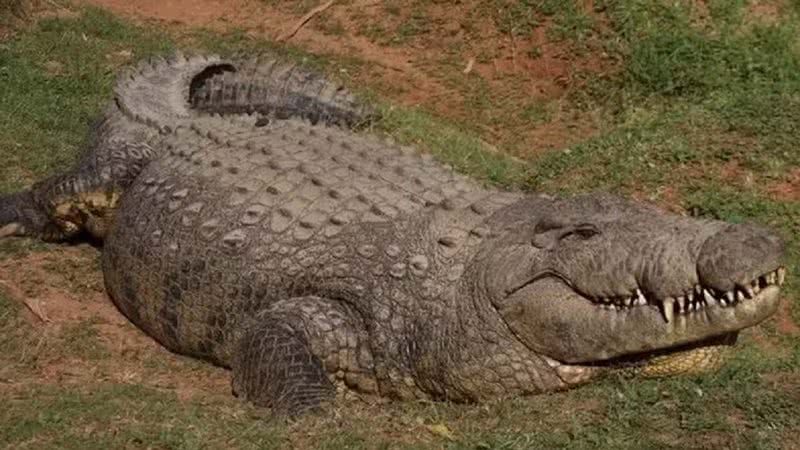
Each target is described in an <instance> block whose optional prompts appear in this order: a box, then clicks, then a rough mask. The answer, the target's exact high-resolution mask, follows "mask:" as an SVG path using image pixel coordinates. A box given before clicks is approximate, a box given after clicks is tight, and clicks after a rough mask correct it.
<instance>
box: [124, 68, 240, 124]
mask: <svg viewBox="0 0 800 450" xmlns="http://www.w3.org/2000/svg"><path fill="white" fill-rule="evenodd" d="M228 66H230V64H227V63H226V62H225V61H223V60H222V58H220V57H219V56H189V57H186V56H184V55H183V54H181V53H175V54H173V55H172V56H170V57H167V58H162V57H155V58H151V59H148V60H145V61H141V62H140V63H139V64H138V65H136V66H135V67H133V68H131V69H128V70H127V71H123V72H122V73H120V75H119V76H118V77H117V81H116V83H115V84H114V101H115V102H116V105H117V107H118V108H119V110H120V111H121V112H122V113H123V114H124V115H125V116H126V117H127V118H128V119H130V120H133V121H135V122H138V123H141V124H144V125H147V126H149V127H152V128H155V129H157V130H159V131H162V132H168V131H170V130H173V129H175V128H176V127H177V126H178V125H179V124H181V123H184V122H185V121H186V120H187V119H189V118H191V115H192V111H191V110H190V108H189V91H190V87H191V83H192V80H193V79H194V77H195V76H197V74H199V73H202V72H203V71H204V70H209V68H214V67H220V68H226V67H228ZM212 70H213V69H212ZM223 70H224V69H223Z"/></svg>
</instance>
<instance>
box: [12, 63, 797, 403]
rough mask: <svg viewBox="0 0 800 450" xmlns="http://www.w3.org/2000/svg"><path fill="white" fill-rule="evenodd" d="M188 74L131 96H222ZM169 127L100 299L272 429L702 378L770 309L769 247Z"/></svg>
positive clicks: (203, 122) (243, 131)
mask: <svg viewBox="0 0 800 450" xmlns="http://www.w3.org/2000/svg"><path fill="white" fill-rule="evenodd" d="M207 69H208V66H202V65H200V68H198V69H197V72H196V74H195V76H187V77H186V78H182V79H188V80H197V78H196V76H198V74H202V77H201V78H203V79H204V80H206V82H207V83H209V84H204V83H199V84H198V83H195V85H194V87H192V84H191V81H190V82H189V83H184V84H182V85H181V84H180V83H178V82H177V81H176V80H174V79H172V78H170V76H169V75H164V74H162V73H160V72H159V73H158V74H157V76H153V77H151V79H152V80H151V82H154V83H155V82H157V85H158V86H159V87H163V86H173V87H174V86H183V87H182V88H181V89H182V92H183V93H184V99H186V100H187V101H188V100H189V99H190V98H192V95H200V96H201V97H202V98H206V97H207V99H210V100H211V103H214V102H217V100H214V99H215V98H217V97H214V96H205V94H202V95H201V94H198V93H202V92H203V90H204V89H205V88H204V87H203V86H207V87H209V86H210V87H212V88H213V87H214V86H225V85H228V84H227V83H229V82H230V80H228V79H227V78H226V79H225V80H223V79H222V78H219V79H217V78H216V77H222V74H221V73H218V72H219V71H218V70H216V69H214V70H207ZM223 72H224V71H223ZM253 73H255V72H253ZM236 76H238V77H241V76H242V75H241V73H240V74H239V75H236ZM256 78H257V77H256ZM279 78H280V77H279ZM290 78H291V77H290ZM269 79H272V78H269V77H267V80H269ZM280 79H289V78H280ZM208 80H211V81H210V82H209V81H208ZM240 81H241V80H240ZM261 82H263V83H267V82H268V81H264V80H262V81H258V82H257V81H252V86H257V85H259V83H261ZM237 83H239V81H236V82H235V83H234V84H235V85H237V86H238V85H239V84H237ZM290 84H291V83H290ZM170 89H171V90H170ZM170 89H168V92H173V91H176V89H173V88H170ZM236 89H239V88H238V87H237V88H236ZM236 89H234V90H232V91H231V92H234V91H236ZM178 90H180V89H178ZM135 92H138V94H135V95H134V94H130V95H131V97H129V98H128V99H127V100H128V101H129V103H125V102H120V101H119V99H118V101H117V103H118V104H119V103H125V105H123V106H122V107H121V108H122V109H123V110H124V111H127V112H125V113H124V115H125V116H126V117H127V116H133V117H140V118H145V119H142V120H138V121H137V123H148V120H147V119H146V118H147V117H152V115H153V113H148V111H163V110H164V108H163V107H161V106H158V105H159V103H158V102H157V101H156V102H154V104H149V103H147V102H145V101H143V100H142V99H146V98H147V94H146V92H147V90H146V89H144V88H142V89H140V90H135ZM236 92H239V91H236ZM140 97H141V98H140ZM163 98H167V97H163ZM163 98H162V100H159V101H162V102H166V103H170V102H171V103H176V102H177V100H175V99H173V100H163ZM220 98H222V99H223V100H224V98H225V96H222V97H220ZM227 98H228V100H224V101H222V100H221V101H220V102H218V103H219V104H221V103H226V102H227V104H231V103H233V104H238V105H245V104H249V103H254V104H255V103H258V102H262V103H263V101H262V100H258V98H267V97H258V96H256V97H255V98H256V100H255V101H254V100H253V98H254V97H252V96H251V97H250V99H247V98H246V96H243V97H241V96H239V95H238V94H237V95H231V96H229V97H227ZM285 98H288V97H285ZM316 98H318V99H319V102H318V103H317V105H318V107H319V108H320V109H321V110H323V111H326V114H328V113H329V112H330V111H336V108H331V107H330V105H331V104H333V103H335V101H331V100H330V97H329V96H325V95H319V96H318V97H316ZM198 101H200V100H198ZM269 102H271V103H270V104H273V105H278V106H277V107H276V108H277V109H281V108H284V107H285V105H286V104H287V103H285V102H284V103H281V102H279V101H274V100H270V101H269ZM209 104H210V103H209ZM126 105H127V106H126ZM131 105H133V106H131ZM237 108H238V107H237ZM249 108H250V106H246V107H245V109H249ZM254 108H255V107H254ZM304 108H311V107H310V106H306V107H304ZM264 109H265V110H267V111H274V110H275V108H273V109H272V110H270V107H265V108H264ZM234 110H236V109H235V108H234ZM136 111H138V112H136ZM305 111H306V110H305V109H303V110H298V111H295V114H296V115H297V116H299V117H306V118H308V117H310V116H309V114H306V112H305ZM148 114H150V115H148ZM190 114H194V116H192V117H190V118H189V119H181V120H176V121H175V122H172V125H169V124H168V126H166V127H165V126H163V124H164V123H166V122H165V120H164V119H158V120H156V119H151V120H150V122H151V126H150V127H151V128H158V129H159V131H160V133H159V134H157V135H153V137H151V138H149V139H147V140H146V144H147V145H148V148H151V149H152V152H153V153H152V155H150V156H149V159H148V160H147V161H146V162H145V163H144V164H142V165H141V168H137V169H136V170H134V171H133V172H136V173H135V174H127V175H125V176H127V177H129V178H130V179H131V182H130V183H129V184H128V185H126V186H125V189H124V193H123V194H122V196H121V200H120V204H119V206H118V209H117V212H116V215H115V217H114V220H113V225H112V226H110V227H106V229H107V230H106V231H107V234H106V236H107V237H106V242H105V246H104V249H103V272H104V276H105V281H106V287H107V289H108V291H109V294H110V295H111V297H112V299H113V301H114V302H115V304H116V305H117V306H118V307H119V309H120V310H121V311H122V312H123V313H124V314H125V315H126V316H127V317H129V318H130V319H131V320H132V321H133V322H134V323H135V324H137V325H138V326H139V327H140V328H142V329H143V330H144V331H145V332H146V333H148V334H149V335H151V336H153V337H154V338H155V339H157V340H158V341H159V342H161V343H162V344H163V345H164V346H166V347H167V348H169V349H171V350H173V351H175V352H179V353H183V354H187V355H192V356H195V357H199V358H203V359H207V360H209V361H212V362H214V363H216V364H219V365H222V366H226V367H230V368H231V369H232V371H233V385H234V389H235V391H236V392H237V393H238V394H239V395H240V396H242V397H243V398H245V399H247V400H249V401H252V402H254V403H256V404H258V405H264V406H271V407H272V408H274V410H275V411H277V412H281V413H287V414H300V413H302V412H305V411H307V410H310V409H315V408H318V407H319V406H320V405H322V404H323V403H324V402H326V401H328V400H330V399H332V398H333V397H334V393H335V392H336V391H337V386H338V387H340V388H349V389H353V390H356V391H360V392H366V393H374V394H379V395H384V396H389V397H393V398H400V399H408V398H432V399H445V400H453V401H483V400H487V399H491V398H497V397H506V396H514V395H525V394H532V393H538V392H544V391H550V390H555V389H564V388H567V387H570V386H574V385H577V384H581V383H585V382H587V381H590V380H591V379H593V378H594V377H596V376H598V375H600V374H602V373H605V372H607V371H608V370H613V369H619V370H625V371H628V372H633V373H637V374H642V375H670V374H675V373H683V372H692V371H698V370H703V369H705V368H709V367H713V366H716V365H717V364H718V362H717V361H716V358H715V357H714V356H711V355H712V354H714V353H715V352H713V351H711V349H712V348H715V347H718V346H722V345H728V344H731V343H732V341H733V340H735V335H736V333H737V332H738V330H741V329H742V328H746V327H749V326H753V325H755V324H757V323H759V322H761V321H762V320H764V319H766V318H768V317H769V316H770V315H771V314H773V313H774V312H775V310H776V308H777V305H778V291H779V285H780V284H781V283H782V279H783V276H784V275H785V271H784V270H783V269H782V267H781V261H782V258H783V252H784V244H783V243H782V241H781V240H780V239H779V238H778V237H776V236H774V235H773V234H771V233H770V232H768V231H766V230H763V229H761V228H758V227H755V226H751V225H746V224H741V225H731V224H726V223H723V222H718V221H705V220H695V219H691V218H686V217H680V216H676V215H670V214H666V213H664V212H661V211H659V210H657V209H654V208H651V207H648V206H643V205H639V204H635V203H632V202H629V201H625V200H622V199H619V198H616V197H612V196H608V195H604V194H592V195H586V196H581V197H575V198H563V199H559V198H553V197H549V196H543V195H535V194H523V193H517V192H500V191H495V190H489V189H485V188H483V187H481V186H479V185H478V184H477V183H475V182H473V181H471V180H469V179H467V178H465V177H463V176H460V175H458V174H455V173H453V172H451V171H450V170H449V169H448V168H446V167H445V166H443V165H441V164H438V163H436V162H435V161H433V160H432V159H431V158H430V157H429V156H425V155H419V154H417V152H416V151H415V150H413V149H410V148H404V147H398V146H395V145H393V144H389V143H386V142H381V141H379V140H377V139H376V138H374V137H370V136H365V135H361V134H356V133H353V132H352V131H350V130H347V129H342V128H336V127H333V126H331V124H335V123H338V122H336V121H335V120H331V121H329V122H325V121H322V122H320V123H318V124H316V125H314V124H312V123H309V121H304V120H298V119H293V118H289V119H281V118H280V117H281V116H280V115H277V116H276V117H275V119H276V120H270V121H264V120H260V118H258V117H255V116H250V115H244V116H241V115H232V116H230V117H228V116H219V115H211V116H210V115H203V114H202V113H200V112H198V111H190ZM337 114H338V113H337ZM319 117H325V115H324V114H320V115H319ZM153 123H155V124H161V126H160V127H156V126H153ZM110 136H111V137H115V136H116V133H114V132H111V133H110ZM133 141H135V139H130V140H129V141H126V142H129V143H130V144H134V143H135V142H133ZM122 166H124V164H122ZM16 201H17V202H19V200H16ZM9 203H11V202H9ZM2 210H3V208H2V203H0V212H2ZM0 218H2V215H0ZM82 226H85V225H82Z"/></svg>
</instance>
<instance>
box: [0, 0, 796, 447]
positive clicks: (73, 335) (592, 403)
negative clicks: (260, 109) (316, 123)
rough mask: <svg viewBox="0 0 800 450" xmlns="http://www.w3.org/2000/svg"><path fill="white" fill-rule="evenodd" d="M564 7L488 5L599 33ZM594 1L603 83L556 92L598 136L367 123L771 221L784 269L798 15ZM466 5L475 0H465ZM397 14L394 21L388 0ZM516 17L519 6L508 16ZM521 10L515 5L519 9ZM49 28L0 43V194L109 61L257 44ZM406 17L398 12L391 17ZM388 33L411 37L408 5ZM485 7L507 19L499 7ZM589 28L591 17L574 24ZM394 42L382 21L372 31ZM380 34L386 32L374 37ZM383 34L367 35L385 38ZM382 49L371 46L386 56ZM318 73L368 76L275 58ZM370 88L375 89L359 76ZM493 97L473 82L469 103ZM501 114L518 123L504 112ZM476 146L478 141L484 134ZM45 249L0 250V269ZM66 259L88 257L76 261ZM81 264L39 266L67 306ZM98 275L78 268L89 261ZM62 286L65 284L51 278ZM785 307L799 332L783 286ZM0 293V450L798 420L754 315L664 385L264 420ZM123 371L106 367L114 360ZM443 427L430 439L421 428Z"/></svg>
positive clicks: (577, 438)
mask: <svg viewBox="0 0 800 450" xmlns="http://www.w3.org/2000/svg"><path fill="white" fill-rule="evenodd" d="M564 3H566V2H549V1H537V2H514V3H513V4H512V3H511V2H503V3H502V4H500V3H499V2H491V6H502V7H504V8H511V9H509V10H508V14H507V15H504V16H502V17H505V19H503V20H507V23H506V24H505V25H503V24H501V23H498V24H497V26H498V28H499V29H501V28H502V27H509V28H508V30H509V32H510V31H511V30H513V32H514V33H519V36H522V35H523V34H524V33H527V32H528V31H526V30H528V28H526V27H527V26H528V25H526V23H529V22H530V26H533V24H534V23H538V22H535V21H541V20H545V19H546V20H552V21H553V22H554V23H556V24H561V25H559V26H562V27H564V29H565V30H567V31H568V32H565V34H563V35H562V36H554V37H553V38H554V39H568V40H575V41H576V42H579V41H580V40H582V39H585V38H586V36H587V33H596V32H597V33H599V31H598V30H599V28H598V25H597V23H596V21H595V19H591V20H590V19H586V18H584V16H586V17H589V15H588V14H589V13H587V12H586V11H582V10H577V9H572V8H573V7H571V6H559V5H563V4H564ZM706 3H707V4H708V11H707V12H704V11H698V10H697V9H696V8H694V7H692V6H691V5H690V3H689V2H645V1H641V0H620V1H617V2H596V5H598V6H597V8H596V9H599V10H603V11H604V12H603V14H604V15H605V17H606V20H607V25H606V26H607V29H605V30H604V31H602V33H603V35H602V37H603V42H604V46H605V47H604V48H605V51H607V52H609V53H610V54H612V55H614V56H615V57H618V58H619V60H620V61H622V65H621V66H620V68H619V70H618V71H615V72H612V73H607V74H603V75H597V76H594V77H592V76H589V77H588V79H587V83H586V84H585V85H583V86H581V88H580V89H577V90H576V91H574V92H571V93H570V97H569V98H568V99H566V100H565V101H569V102H571V104H572V105H573V106H574V107H579V108H583V109H585V110H586V111H597V112H599V113H600V115H601V116H602V117H603V123H602V127H601V131H600V132H599V133H597V134H596V135H595V136H593V137H590V138H588V139H586V140H584V141H581V142H578V143H577V144H575V145H572V146H569V147H566V148H561V149H557V150H555V151H552V152H548V153H544V154H541V155H540V156H536V157H533V158H532V161H531V164H530V165H524V164H520V163H519V162H516V161H514V160H512V159H509V158H507V157H504V156H502V155H500V154H496V153H493V152H489V151H487V146H486V144H485V143H484V142H483V141H482V139H480V138H479V136H478V135H479V134H480V133H476V131H475V127H473V126H472V125H473V122H471V121H460V120H458V119H454V118H442V117H438V116H435V115H432V114H431V113H429V112H426V111H424V110H421V109H416V108H400V107H391V106H389V105H388V104H384V111H385V116H386V118H385V120H384V121H383V122H382V123H381V124H379V126H378V129H377V130H376V131H378V132H382V133H386V134H388V135H390V136H392V137H394V138H395V139H396V140H398V141H400V142H401V143H406V144H412V145H415V146H418V147H421V148H423V149H425V150H426V151H430V152H432V153H433V154H435V155H436V156H437V157H438V158H440V159H441V160H443V161H445V162H447V163H449V164H451V165H453V166H454V167H456V168H457V169H458V170H460V171H462V172H465V173H469V174H471V175H473V176H475V177H478V178H480V179H482V180H484V181H485V182H486V183H489V184H494V185H500V186H504V187H512V188H519V189H537V190H545V191H549V192H563V193H573V192H578V191H585V190H591V189H604V190H610V191H614V192H619V193H622V194H626V195H633V196H636V197H638V198H642V199H645V200H649V201H653V202H656V203H661V204H663V205H665V206H668V207H670V208H672V209H677V210H684V211H692V212H693V213H695V214H698V215H701V216H705V217H715V218H721V219H725V220H730V221H734V222H740V221H745V220H753V221H757V222H761V223H765V224H768V225H770V226H773V227H775V228H777V229H779V230H781V231H782V232H783V233H784V234H785V235H786V237H787V239H788V242H789V248H790V252H789V261H788V267H789V272H790V274H795V273H797V270H798V269H800V241H799V239H800V203H798V202H797V201H788V200H780V199H776V198H774V196H773V194H771V192H770V191H769V189H768V187H769V186H771V185H774V184H775V183H779V182H781V181H784V180H785V179H786V176H787V173H789V172H791V171H792V170H795V171H796V170H798V169H800V152H798V151H797V149H796V146H797V142H798V141H800V139H799V138H800V129H798V127H797V124H798V123H800V70H798V69H800V48H798V47H799V46H800V44H798V42H800V41H799V40H798V35H800V32H799V31H798V29H797V27H798V25H797V24H798V23H800V20H798V11H800V3H798V2H793V3H787V4H786V6H785V8H784V10H783V14H782V17H781V18H779V19H776V20H775V21H773V22H759V21H754V20H753V19H752V17H751V15H750V14H748V12H747V9H746V8H747V7H748V5H747V3H746V2H736V1H734V2H723V1H711V2H706ZM484 4H489V3H487V2H484ZM387 5H388V6H389V7H390V9H392V10H394V11H395V14H394V15H395V16H398V17H399V16H402V17H413V11H410V12H409V11H406V10H404V9H403V8H402V7H401V6H398V3H397V2H387ZM513 8H517V9H513ZM525 8H528V9H525ZM79 12H80V14H79V15H78V17H75V18H47V19H42V20H40V21H39V22H38V23H37V24H36V25H35V26H34V27H33V28H31V29H29V30H26V31H22V32H20V33H18V34H17V35H16V36H15V37H14V38H13V39H12V40H9V41H5V42H0V84H1V85H2V86H3V89H0V159H2V160H3V161H4V162H5V163H4V164H3V165H2V168H0V192H7V191H12V190H16V189H19V188H21V187H24V186H26V185H29V184H30V183H32V182H33V181H35V180H38V179H41V178H43V177H45V176H47V175H49V174H53V173H56V172H58V171H59V170H60V169H61V168H62V167H63V166H64V165H65V164H69V163H70V162H72V161H74V160H75V158H76V157H77V154H78V152H79V151H80V148H81V146H82V144H83V142H85V139H86V136H85V132H86V129H87V124H88V123H89V121H90V120H91V118H92V117H93V116H95V115H96V114H97V112H98V111H99V109H100V108H101V106H102V105H103V104H104V103H105V102H106V101H107V99H108V95H109V91H110V87H111V83H112V82H113V78H114V74H115V72H116V71H117V70H118V69H119V67H120V66H121V65H124V64H128V63H130V62H132V61H134V60H137V59H140V58H142V57H146V56H148V55H152V54H159V53H164V52H168V51H169V50H170V49H172V48H174V47H194V48H208V49H212V50H215V51H222V52H233V51H238V50H244V51H252V50H255V49H259V48H270V49H275V46H274V45H273V44H271V43H268V42H264V41H260V40H256V39H253V38H250V37H248V36H247V35H245V34H244V33H241V32H235V31H233V32H230V33H228V34H225V35H218V34H212V33H208V32H204V31H186V30H183V31H181V32H180V33H177V32H171V31H169V30H164V29H160V28H155V27H150V26H148V27H142V26H135V25H132V24H130V23H128V22H125V21H123V20H120V19H118V18H115V17H113V16H111V15H109V14H107V13H105V12H102V11H99V10H96V9H81V10H79ZM409 14H411V15H409ZM417 14H418V15H417V19H414V20H416V21H417V22H416V23H414V22H410V25H408V27H407V28H405V29H401V30H404V31H403V33H400V36H402V39H405V40H409V39H413V38H414V36H415V35H416V33H425V29H426V28H425V27H426V26H427V25H428V22H427V21H426V19H425V18H424V15H420V14H421V13H419V12H417ZM504 14H505V13H504ZM591 17H594V15H591ZM392 33H394V31H392ZM388 36H395V35H394V34H389V35H388ZM384 37H385V36H384ZM399 43H400V42H393V43H387V45H398V44H399ZM276 51H280V52H281V53H282V54H283V55H284V56H285V57H287V58H296V59H302V60H305V61H306V62H307V63H309V64H311V65H313V66H315V67H318V68H320V69H321V70H327V71H337V69H339V68H347V70H348V72H349V73H355V74H357V73H360V72H363V71H367V70H368V68H367V67H365V63H364V62H363V61H359V60H357V59H354V58H344V57H337V56H332V55H324V56H318V55H317V56H315V55H309V54H306V53H304V52H303V51H302V50H299V49H296V48H288V49H287V48H280V49H276ZM368 88H371V89H372V91H371V92H368V94H369V95H372V96H373V97H376V98H381V97H382V96H383V95H384V91H382V90H381V87H380V86H378V87H375V86H368ZM470 101H472V102H475V104H479V103H480V102H491V101H492V98H491V94H490V93H489V91H488V90H484V91H481V90H480V89H478V88H476V90H475V96H474V97H473V98H472V100H470ZM554 108H555V105H553V104H551V103H542V102H536V101H529V102H527V103H526V104H525V105H523V106H522V107H521V108H520V110H519V111H520V113H519V114H517V115H516V116H514V117H513V118H510V117H509V116H506V115H496V116H494V117H493V118H492V120H494V121H495V122H494V125H495V126H497V127H500V128H502V127H504V126H508V125H509V124H510V121H512V120H513V121H520V120H521V121H528V122H529V123H532V124H538V123H545V122H547V121H548V120H549V118H550V116H551V115H552V111H553V110H554ZM514 124H516V122H514ZM483 137H484V138H485V136H483ZM54 248H55V247H53V246H49V245H43V244H38V243H30V242H27V241H8V242H3V243H2V244H0V258H3V259H8V258H23V257H24V256H25V255H29V254H31V253H41V252H47V251H52V250H53V249H54ZM83 262H84V263H85V264H86V265H89V266H92V265H94V264H96V259H93V257H91V256H88V257H86V258H85V261H83ZM80 267H81V266H80V264H75V263H72V265H71V266H70V265H67V266H65V267H51V266H46V270H48V271H55V272H57V271H66V272H67V273H66V274H63V275H62V278H64V279H65V280H67V282H68V284H69V286H73V287H74V288H75V292H77V293H78V295H84V294H85V291H83V290H82V288H79V285H80V282H79V281H80V280H74V278H72V277H77V278H80V276H81V275H80ZM93 270H96V267H95V268H94V269H93ZM70 289H72V288H70ZM785 292H786V293H785V295H784V297H785V298H786V299H787V301H791V302H794V305H793V306H794V307H793V310H792V314H793V318H794V320H795V322H796V323H800V307H798V306H797V304H796V302H797V298H798V293H799V291H798V284H797V282H796V281H795V280H794V279H793V278H789V283H788V285H787V287H786V290H785ZM24 314H25V313H24V311H23V309H22V308H21V307H20V306H19V305H18V304H17V303H16V302H14V301H11V300H10V299H9V298H8V297H7V296H5V295H4V294H3V291H2V290H0V348H3V349H4V351H3V352H2V353H0V397H2V398H4V400H6V401H5V402H4V404H3V405H4V407H3V408H2V409H0V447H9V448H139V447H156V448H187V449H188V448H287V447H295V448H329V449H335V448H355V449H360V448H448V449H516V448H565V447H568V448H576V449H584V448H585V449H595V448H621V449H625V448H631V449H633V448H654V449H655V448H748V449H749V448H752V449H771V448H776V449H777V448H791V446H792V445H796V441H795V439H796V434H797V432H798V431H799V430H800V412H798V411H797V406H796V405H797V404H800V338H798V337H797V336H791V335H788V334H786V333H783V332H781V330H779V329H778V327H777V326H776V325H775V324H774V323H767V324H765V325H764V326H761V327H759V329H758V330H757V331H751V332H748V333H745V334H744V335H743V337H742V341H743V342H742V344H743V345H741V346H740V347H739V348H738V351H737V352H736V354H735V357H734V359H733V361H732V362H731V363H730V364H729V365H728V366H727V367H726V368H724V369H723V370H722V371H720V372H719V373H717V374H713V375H709V376H703V377H694V378H676V379H668V380H635V381H634V380H629V379H624V378H610V379H608V380H605V381H602V382H599V383H596V384H593V385H591V386H587V387H585V388H581V389H578V390H575V391H571V392H566V393H555V394H551V395H544V396H539V397H535V398H530V399H516V400H512V401H508V402H500V403H496V404H490V405H482V406H475V405H450V404H441V403H433V404H431V403H392V404H388V405H370V404H364V403H361V402H358V401H354V402H347V403H346V404H344V405H343V406H341V407H340V408H337V410H336V411H335V412H334V414H332V415H331V416H325V417H321V418H305V419H301V420H300V421H298V422H296V423H291V424H286V423H276V422H272V421H269V420H267V419H265V418H264V417H262V415H261V414H262V413H261V412H260V411H257V410H253V409H251V408H249V407H248V406H247V405H243V404H241V403H240V402H238V401H237V400H235V399H234V398H233V397H231V396H229V395H228V393H227V392H225V391H224V389H222V390H221V392H218V393H217V392H213V393H209V392H207V391H201V392H200V395H191V396H189V397H188V398H182V397H180V396H179V395H178V393H177V389H176V388H174V387H173V385H172V384H167V385H164V384H163V383H162V382H160V381H159V380H163V379H170V378H169V377H170V376H171V377H176V376H177V377H185V378H186V379H189V380H194V379H195V378H197V379H201V378H203V377H214V376H219V375H218V372H217V371H216V370H217V369H212V368H208V367H207V366H205V365H203V364H201V363H197V362H194V361H190V360H186V359H183V358H179V357H174V356H169V355H167V354H166V353H165V352H158V351H156V350H153V351H148V352H145V354H144V355H120V354H119V353H118V350H116V347H117V346H118V343H116V344H115V343H110V342H108V341H107V340H106V339H104V337H103V332H102V331H101V329H100V324H98V323H96V322H94V321H91V320H89V321H79V322H77V323H74V324H71V325H69V326H65V327H61V328H57V329H55V330H54V331H52V333H48V334H46V335H42V334H41V330H42V328H43V327H39V326H32V325H31V324H30V323H29V321H28V320H26V319H25V318H24V317H23V316H24ZM53 364H74V365H75V371H76V373H77V374H76V375H75V376H74V378H70V379H69V380H67V382H66V384H65V383H62V382H60V381H57V380H53V379H49V378H47V376H46V375H45V374H46V371H45V369H46V368H47V367H50V366H51V365H53ZM120 364H122V365H125V366H126V367H127V366H130V367H133V368H135V370H136V374H137V376H138V378H132V379H130V380H128V379H126V378H124V377H120V376H118V375H119V374H118V373H117V372H118V370H117V367H116V366H118V365H120ZM441 424H444V425H446V426H447V427H448V428H449V429H450V430H451V431H452V435H453V436H452V438H448V437H447V436H444V435H442V434H440V433H436V432H434V431H432V430H435V429H436V428H432V426H434V425H441Z"/></svg>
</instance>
